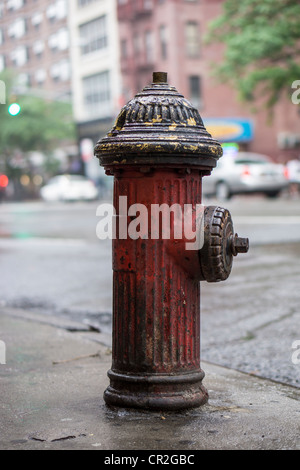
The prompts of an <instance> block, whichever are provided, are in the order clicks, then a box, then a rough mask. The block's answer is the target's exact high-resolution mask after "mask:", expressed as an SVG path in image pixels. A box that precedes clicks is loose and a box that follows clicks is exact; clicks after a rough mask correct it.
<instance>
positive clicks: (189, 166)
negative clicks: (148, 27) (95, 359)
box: [95, 72, 246, 410]
mask: <svg viewBox="0 0 300 470" xmlns="http://www.w3.org/2000/svg"><path fill="white" fill-rule="evenodd" d="M95 155H96V156H97V158H98V159H99V161H100V164H101V165H102V166H103V167H104V168H105V170H106V172H107V173H109V174H111V175H114V213H115V220H116V233H117V236H116V238H115V239H114V240H113V253H112V255H113V256H112V258H113V333H112V334H113V341H112V343H113V344H112V365H111V369H110V370H109V371H108V376H109V380H110V384H109V386H108V387H107V389H106V390H105V393H104V399H105V402H106V403H107V404H109V405H114V406H122V407H123V406H129V407H136V408H147V409H148V408H151V409H160V410H163V409H167V410H178V409H184V408H190V407H195V406H200V405H202V404H203V403H206V401H207V399H208V394H207V391H206V389H205V387H204V385H203V383H202V381H203V378H204V372H203V370H202V369H201V364H200V282H199V280H207V281H208V282H216V281H218V280H224V279H226V278H227V277H228V275H229V273H230V270H231V265H232V257H233V255H234V254H235V253H237V252H241V251H243V250H245V249H246V243H245V242H244V241H243V239H240V238H239V237H235V236H234V231H233V226H232V221H231V217H230V214H229V212H228V211H227V210H226V209H222V208H219V207H208V208H205V221H204V246H203V248H201V249H200V250H199V249H195V250H193V251H187V250H186V248H185V245H184V243H183V242H182V240H180V239H176V237H172V236H171V235H170V236H169V238H168V237H164V236H162V230H161V228H160V227H159V230H158V231H157V233H156V234H155V236H153V233H152V232H151V230H150V226H151V224H150V222H153V220H154V222H156V223H158V222H159V220H160V217H161V216H160V214H159V213H158V215H157V216H155V217H154V216H153V215H152V209H153V206H155V207H156V208H167V209H171V208H172V207H175V206H176V207H177V208H179V209H180V211H181V214H184V208H185V207H186V206H189V207H192V208H193V209H194V208H195V207H197V206H201V204H202V194H201V192H202V177H203V175H207V174H210V172H211V171H212V170H213V168H214V167H215V166H216V164H217V161H218V159H219V158H220V157H221V156H222V147H221V145H220V143H219V142H217V141H216V140H215V139H213V138H212V136H211V135H210V134H209V133H208V132H207V130H206V129H205V127H204V125H203V121H202V119H201V117H200V115H199V112H198V110H197V109H195V108H194V107H193V106H192V104H191V103H190V102H189V101H187V100H186V99H185V98H184V97H183V95H181V94H180V93H179V92H178V91H177V90H176V89H175V88H174V87H172V86H170V85H169V84H168V83H167V74H166V73H165V72H155V73H154V75H153V83H152V84H150V85H148V86H146V87H145V88H144V89H143V90H142V91H141V92H140V93H138V94H137V95H136V96H135V97H134V98H133V99H132V100H130V101H129V102H128V103H127V104H126V105H125V106H124V107H123V108H122V110H121V112H120V114H119V116H118V118H117V120H116V123H115V126H114V127H113V129H112V130H111V131H110V132H109V133H108V134H107V136H105V137H104V138H102V139H101V140H99V142H98V143H97V145H96V147H95ZM124 199H126V202H127V206H128V207H136V206H137V205H139V207H142V208H143V210H141V214H140V233H139V236H134V237H130V236H127V237H126V236H123V235H122V236H119V235H120V230H121V228H122V227H123V228H124V224H125V228H126V229H127V232H126V233H127V234H129V233H130V230H129V229H130V226H131V225H130V224H131V222H132V220H131V216H130V213H129V211H128V213H127V212H126V213H125V214H124V211H123V201H124ZM180 211H179V212H180ZM195 213H196V211H195V210H191V215H190V216H189V217H190V218H191V220H190V221H191V222H195V217H196V216H195ZM168 215H169V219H168V221H169V222H168V223H169V229H170V234H173V233H174V232H175V231H176V229H177V225H176V224H177V222H178V219H176V218H175V216H174V217H171V213H170V211H169V212H168ZM181 220H182V219H180V218H179V222H180V221H181ZM191 225H193V224H191ZM229 240H230V241H229ZM191 266H192V267H191Z"/></svg>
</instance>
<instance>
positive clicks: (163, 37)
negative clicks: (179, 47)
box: [159, 26, 168, 59]
mask: <svg viewBox="0 0 300 470" xmlns="http://www.w3.org/2000/svg"><path fill="white" fill-rule="evenodd" d="M159 40H160V52H161V57H162V58H163V59H166V58H167V56H168V50H167V28H166V26H161V27H160V28H159Z"/></svg>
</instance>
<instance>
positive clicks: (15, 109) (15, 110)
mask: <svg viewBox="0 0 300 470" xmlns="http://www.w3.org/2000/svg"><path fill="white" fill-rule="evenodd" d="M8 112H9V114H10V115H11V116H17V114H19V113H20V112H21V106H20V105H19V104H18V103H12V104H11V105H10V106H9V108H8Z"/></svg>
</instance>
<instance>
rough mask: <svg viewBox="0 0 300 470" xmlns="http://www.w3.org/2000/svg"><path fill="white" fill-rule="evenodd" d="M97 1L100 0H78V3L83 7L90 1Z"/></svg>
mask: <svg viewBox="0 0 300 470" xmlns="http://www.w3.org/2000/svg"><path fill="white" fill-rule="evenodd" d="M95 1H98V0H77V3H78V6H79V8H82V7H86V6H87V5H89V4H90V3H94V2H95Z"/></svg>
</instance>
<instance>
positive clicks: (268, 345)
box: [0, 197, 300, 451]
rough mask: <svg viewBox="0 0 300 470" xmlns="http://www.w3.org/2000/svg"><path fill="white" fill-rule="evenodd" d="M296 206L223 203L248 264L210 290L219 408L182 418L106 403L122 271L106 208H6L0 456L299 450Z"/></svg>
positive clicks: (204, 331)
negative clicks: (100, 226)
mask: <svg viewBox="0 0 300 470" xmlns="http://www.w3.org/2000/svg"><path fill="white" fill-rule="evenodd" d="M299 202H300V200H288V199H285V198H281V199H278V200H272V201H271V200H267V199H264V198H256V197H255V198H243V197H241V198H234V199H233V200H231V201H228V203H226V204H224V203H222V205H223V206H225V207H228V208H229V210H230V211H231V213H232V217H233V221H234V225H235V229H236V231H237V232H238V233H239V235H240V236H247V237H249V238H250V250H249V253H248V254H247V255H241V256H238V257H237V258H236V259H235V260H234V266H233V270H232V274H231V276H230V277H229V279H228V280H227V281H225V282H223V283H217V284H215V283H214V284H208V283H206V282H203V283H202V284H201V293H202V296H201V315H202V320H201V357H202V367H203V369H204V371H205V373H206V378H205V385H206V386H207V388H208V389H209V395H210V401H209V404H208V405H205V406H204V407H201V408H200V409H195V410H189V411H186V412H180V413H175V414H174V413H162V412H154V413H153V412H149V411H132V410H130V411H129V410H126V409H112V408H107V407H106V405H105V404H104V402H103V398H102V394H103V391H104V389H105V388H106V386H107V385H108V379H107V375H106V372H107V370H108V369H109V367H110V364H111V351H110V346H111V304H112V298H111V297H112V271H111V241H109V240H106V241H100V240H98V239H97V237H96V225H97V221H98V219H97V217H96V208H97V205H98V202H96V203H92V204H81V203H78V204H71V205H68V204H54V205H45V204H44V203H41V202H34V203H24V204H3V205H1V206H0V269H1V273H2V275H1V294H0V312H1V315H0V340H2V341H5V343H6V345H7V364H6V365H0V377H1V383H2V385H1V401H0V413H1V420H0V436H1V438H0V448H2V449H8V448H17V449H169V450H174V451H176V450H178V449H184V450H194V449H297V450H299V448H300V447H299V445H300V444H299V434H300V431H299V416H300V415H299V413H300V408H299V400H300V396H299V393H300V392H299V384H300V363H299V362H300V353H299V354H298V353H297V350H295V347H294V346H295V344H298V343H297V342H298V341H299V344H300V313H299V303H300V302H299V300H300V291H299V285H300V263H299V256H300V204H299ZM205 203H208V204H215V203H216V201H205ZM98 353H99V354H98ZM129 436H130V438H129ZM143 436H145V437H143Z"/></svg>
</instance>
